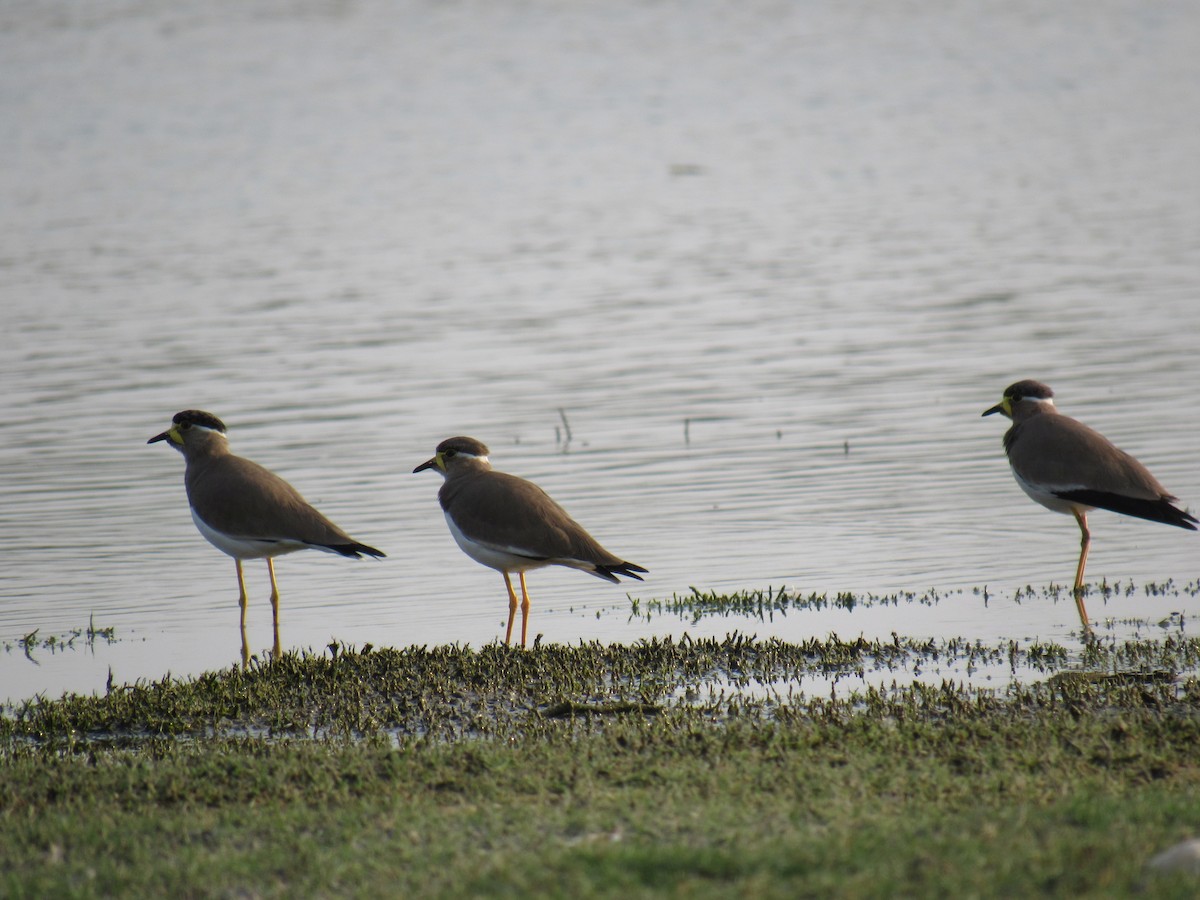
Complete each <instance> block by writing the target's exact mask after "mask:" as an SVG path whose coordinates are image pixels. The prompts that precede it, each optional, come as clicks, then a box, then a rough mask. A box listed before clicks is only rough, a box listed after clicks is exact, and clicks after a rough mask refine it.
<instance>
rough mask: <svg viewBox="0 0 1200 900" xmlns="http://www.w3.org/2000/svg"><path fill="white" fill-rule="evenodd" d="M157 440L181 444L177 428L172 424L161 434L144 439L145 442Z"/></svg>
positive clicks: (153, 442) (151, 442) (149, 442)
mask: <svg viewBox="0 0 1200 900" xmlns="http://www.w3.org/2000/svg"><path fill="white" fill-rule="evenodd" d="M159 441H170V442H171V443H172V444H176V445H179V446H182V445H183V439H182V438H181V437H180V435H179V429H178V428H176V427H175V426H174V425H172V426H171V427H170V428H168V429H167V430H166V431H164V432H163V433H162V434H156V435H155V436H154V437H152V438H150V440H148V441H146V443H147V444H156V443H158V442H159Z"/></svg>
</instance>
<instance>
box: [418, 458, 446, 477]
mask: <svg viewBox="0 0 1200 900" xmlns="http://www.w3.org/2000/svg"><path fill="white" fill-rule="evenodd" d="M441 467H442V456H441V454H440V453H439V454H438V455H437V456H435V457H433V459H427V460H425V462H423V463H421V464H420V465H419V466H417V467H416V468H415V469H413V474H414V475H416V474H417V473H418V472H424V471H425V470H426V469H440V468H441Z"/></svg>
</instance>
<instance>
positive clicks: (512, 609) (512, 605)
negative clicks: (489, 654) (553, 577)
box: [500, 572, 525, 646]
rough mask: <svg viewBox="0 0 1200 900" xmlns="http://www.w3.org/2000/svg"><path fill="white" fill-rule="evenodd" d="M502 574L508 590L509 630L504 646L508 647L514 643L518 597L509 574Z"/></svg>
mask: <svg viewBox="0 0 1200 900" xmlns="http://www.w3.org/2000/svg"><path fill="white" fill-rule="evenodd" d="M500 574H501V575H503V576H504V586H505V587H506V588H508V628H507V630H505V632H504V644H505V646H507V645H508V644H509V642H511V641H512V627H513V619H515V618H516V616H517V595H516V592H515V591H513V586H512V580H511V579H510V578H509V577H508V573H507V572H501V573H500ZM521 577H522V578H524V577H525V576H524V575H522V576H521Z"/></svg>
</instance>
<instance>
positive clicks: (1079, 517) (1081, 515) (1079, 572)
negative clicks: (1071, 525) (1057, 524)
mask: <svg viewBox="0 0 1200 900" xmlns="http://www.w3.org/2000/svg"><path fill="white" fill-rule="evenodd" d="M1072 512H1073V513H1074V514H1075V521H1076V522H1078V523H1079V534H1080V540H1079V566H1078V567H1077V568H1076V569H1075V588H1074V590H1073V592H1072V593H1074V595H1075V605H1076V606H1077V607H1078V608H1079V621H1080V622H1082V623H1083V630H1084V631H1088V630H1089V629H1090V628H1091V626H1090V625H1089V624H1088V615H1087V609H1086V608H1085V607H1084V605H1083V570H1084V567H1085V566H1086V565H1087V556H1088V548H1089V547H1090V546H1091V545H1092V535H1091V532H1089V531H1088V527H1087V513H1085V512H1081V511H1080V510H1077V509H1076V510H1072Z"/></svg>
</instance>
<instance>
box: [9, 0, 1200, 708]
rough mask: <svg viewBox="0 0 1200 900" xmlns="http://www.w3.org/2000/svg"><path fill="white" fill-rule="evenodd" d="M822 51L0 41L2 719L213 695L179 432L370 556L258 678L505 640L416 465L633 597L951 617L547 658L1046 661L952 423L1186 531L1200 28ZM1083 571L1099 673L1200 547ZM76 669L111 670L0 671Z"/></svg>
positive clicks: (1126, 552) (582, 10)
mask: <svg viewBox="0 0 1200 900" xmlns="http://www.w3.org/2000/svg"><path fill="white" fill-rule="evenodd" d="M849 6H850V5H847V4H840V3H835V2H818V3H804V4H800V3H797V4H789V3H779V2H766V0H764V2H754V0H752V2H748V3H740V4H726V3H708V4H706V3H699V4H697V3H682V2H666V3H651V2H645V0H604V2H579V3H570V4H560V3H552V2H549V0H546V2H539V0H504V2H493V0H488V2H483V0H465V2H456V3H440V2H438V3H434V2H400V3H396V2H392V0H386V2H385V0H362V2H349V0H347V2H336V0H329V2H320V0H312V2H299V3H295V2H288V3H284V2H260V3H242V2H232V0H217V2H213V0H205V2H203V3H201V2H192V0H183V2H170V3H166V2H162V3H159V2H149V0H136V2H135V0H129V2H103V3H91V4H83V5H81V4H77V3H73V2H65V0H64V2H55V0H38V2H31V0H29V2H17V0H9V2H6V3H3V4H2V5H0V121H3V122H4V123H5V126H4V127H3V128H0V156H2V158H3V160H4V165H2V166H0V296H2V298H3V304H2V307H0V323H2V329H0V371H2V373H3V386H4V390H3V391H2V392H0V539H2V541H3V546H4V550H5V552H4V566H3V567H2V569H0V641H2V642H5V643H6V644H8V646H9V649H8V650H7V651H4V650H3V649H0V700H3V698H5V697H8V698H13V699H17V698H23V697H29V696H33V695H34V694H37V693H44V694H46V695H48V696H55V695H57V694H58V693H60V692H61V691H63V690H78V691H92V690H102V689H103V686H104V683H105V681H106V679H107V677H108V674H109V671H110V669H111V672H112V676H113V678H114V679H115V680H116V682H117V683H122V682H127V681H133V680H135V679H138V678H159V677H162V675H163V674H165V673H166V672H168V671H170V672H173V673H176V674H183V673H193V672H199V671H203V670H208V669H213V668H218V667H223V666H227V665H230V664H233V663H234V662H235V661H236V660H237V658H238V649H239V638H238V633H237V625H236V623H237V608H236V583H235V579H234V567H233V564H232V561H230V560H229V559H228V558H227V557H225V556H223V555H222V554H220V553H218V552H217V551H216V550H214V549H213V548H212V547H210V546H209V545H208V544H207V543H206V542H204V541H203V540H202V539H201V538H200V536H199V535H198V534H197V533H196V531H195V529H194V527H193V525H192V522H191V519H190V516H189V514H188V510H187V505H186V501H185V497H184V492H183V483H182V478H183V464H182V459H181V458H180V457H179V456H178V455H177V454H175V453H173V452H171V451H170V450H169V449H167V448H166V447H165V445H162V444H156V445H153V446H147V445H146V439H147V438H149V437H150V436H152V435H154V434H157V433H158V432H159V431H161V430H163V429H164V428H165V427H166V425H167V423H168V422H169V419H170V416H171V415H172V414H173V413H174V412H176V411H178V410H180V409H184V408H189V407H199V408H204V409H208V410H211V411H213V412H215V413H217V414H218V415H220V416H221V417H222V418H223V419H225V421H226V423H227V424H228V425H229V426H230V438H231V440H232V443H233V447H234V449H235V451H236V452H240V453H242V454H244V455H246V456H249V457H251V458H253V459H256V460H257V461H259V462H261V463H263V464H265V465H267V466H269V467H270V468H273V469H275V470H276V471H278V472H279V473H280V474H282V475H284V476H285V477H287V478H288V479H289V480H291V481H292V482H293V483H294V484H295V485H296V486H297V487H298V488H300V490H301V491H302V492H304V494H305V495H306V496H307V497H308V498H309V500H311V501H312V502H314V503H315V504H316V505H318V506H320V507H321V508H322V510H323V511H324V512H326V513H327V514H328V515H329V516H330V517H331V518H333V519H334V520H335V521H337V522H338V523H339V524H341V525H342V526H343V527H345V528H346V529H347V530H348V531H349V532H350V533H351V534H352V535H354V536H355V537H356V538H357V539H359V540H361V541H365V542H367V543H370V544H372V545H375V546H377V547H380V548H381V549H383V550H385V551H386V552H387V553H388V554H389V557H388V558H387V559H386V560H383V561H380V562H373V563H372V562H365V561H364V562H358V563H354V562H350V561H347V560H342V559H339V558H335V557H332V556H327V555H325V554H317V553H307V554H300V555H296V556H290V557H285V558H283V559H281V560H280V561H279V564H278V566H277V571H278V574H279V578H280V583H281V589H282V592H283V628H282V636H283V641H284V644H285V646H287V647H297V648H307V647H314V648H320V647H322V646H324V645H325V644H326V643H328V642H329V641H331V640H339V641H344V642H346V643H351V644H362V643H364V642H368V641H370V642H373V643H375V644H377V645H407V644H412V643H415V644H437V643H443V642H461V643H469V644H473V645H476V646H478V645H481V644H484V643H487V642H488V641H491V640H494V639H496V638H497V637H502V635H503V619H504V616H505V613H506V604H505V599H504V590H503V584H502V581H501V579H500V577H499V576H498V575H497V574H496V573H494V572H492V571H491V570H488V569H485V568H483V567H481V566H478V565H476V564H474V563H473V562H471V561H470V560H468V559H467V558H466V557H465V556H463V554H461V553H460V551H459V550H458V549H457V548H456V547H455V546H454V544H453V542H452V540H451V538H450V536H449V534H448V532H447V531H446V527H445V524H444V522H443V520H442V516H441V513H440V511H439V509H438V507H437V501H436V492H437V488H438V484H439V479H438V478H437V477H436V476H434V475H432V474H430V473H423V474H422V475H411V474H409V473H410V472H411V470H412V468H413V467H414V466H415V465H416V464H418V463H420V462H422V461H423V460H425V459H426V458H428V457H429V455H430V454H431V452H432V449H433V447H434V446H435V445H436V443H437V442H438V441H439V440H440V439H442V438H444V437H447V436H449V435H452V434H471V435H474V436H476V437H479V438H481V439H483V440H485V441H486V442H487V443H489V444H490V445H491V448H492V459H493V462H494V463H495V464H496V465H497V467H498V468H503V469H506V470H508V471H511V472H515V473H517V474H520V475H523V476H525V477H528V478H532V479H534V480H536V481H538V482H539V483H541V484H542V485H543V486H544V487H546V488H547V489H548V490H549V491H550V492H551V493H552V494H553V495H554V496H555V497H556V498H557V499H558V500H559V501H560V502H562V503H563V504H564V505H565V506H566V507H567V508H568V509H569V510H570V511H571V512H572V513H573V514H574V515H575V516H576V518H578V519H579V520H580V521H581V522H583V523H584V524H585V525H586V526H587V527H588V528H589V530H591V531H592V532H593V534H595V535H596V536H597V537H598V538H599V539H600V540H601V541H603V542H604V543H605V544H606V545H607V546H608V547H609V548H610V549H612V550H613V551H615V552H617V553H619V554H621V555H623V556H624V557H625V558H627V559H630V560H633V561H634V562H637V563H640V564H642V565H644V566H646V567H648V568H649V569H650V570H651V575H650V577H649V578H648V579H647V581H646V583H645V584H644V585H640V584H636V583H634V584H633V585H632V587H631V588H630V592H631V593H632V595H633V596H635V597H646V598H649V597H669V596H670V595H671V594H672V593H675V592H685V591H687V590H689V588H690V586H693V585H694V586H696V587H698V588H701V589H704V590H710V589H717V590H734V589H741V588H757V587H766V586H768V585H775V586H779V585H784V584H786V585H787V586H789V587H791V588H794V589H796V590H803V591H805V592H808V591H818V592H820V591H830V592H833V591H841V590H848V591H856V592H871V593H889V592H893V591H898V590H915V591H918V592H923V591H925V590H927V589H930V588H933V589H936V590H937V591H938V592H939V593H940V594H942V596H943V599H942V601H941V602H940V603H938V604H937V605H936V606H932V607H925V606H921V605H916V604H901V605H900V606H899V607H894V608H893V607H875V608H871V609H862V610H857V611H855V612H853V613H844V612H821V613H796V614H793V615H789V616H787V617H784V618H782V619H778V620H775V621H770V622H759V621H755V620H736V619H730V620H722V619H716V620H713V619H705V620H703V621H702V622H700V623H699V624H697V625H695V626H693V625H692V624H691V623H690V622H689V621H681V620H677V619H673V618H671V617H663V616H659V617H654V618H652V619H651V620H650V621H646V620H645V619H644V618H638V617H631V616H630V609H631V604H630V601H629V599H628V598H627V597H626V595H625V593H624V591H623V590H622V589H618V588H615V587H613V586H612V585H606V584H604V583H602V582H600V581H598V580H595V579H591V578H587V577H584V576H582V575H580V574H579V573H577V572H572V571H567V570H560V569H554V570H543V571H541V572H536V573H533V574H532V576H531V577H530V589H531V593H532V595H533V599H534V614H533V619H532V621H531V634H536V633H542V634H544V636H545V638H544V639H545V640H547V641H566V642H574V641H578V640H583V639H593V638H596V639H601V640H606V641H608V640H614V641H615V640H620V641H630V640H636V639H637V638H639V637H643V636H648V635H652V634H665V633H672V634H680V633H682V632H684V631H691V632H692V633H693V634H716V635H724V634H725V633H727V632H728V631H731V630H734V629H738V630H741V631H743V632H753V633H758V634H759V635H763V636H765V635H767V634H778V635H780V636H782V637H786V638H793V639H799V638H803V637H807V636H811V635H822V636H823V635H826V634H828V633H829V632H831V631H836V632H837V633H838V634H842V635H854V634H858V633H860V632H861V633H864V634H866V635H867V636H876V635H888V634H890V633H891V632H892V631H893V630H896V631H901V632H902V633H906V634H928V635H964V636H968V637H972V638H974V637H978V638H980V639H982V640H985V641H988V640H995V639H998V638H1000V637H1008V638H1015V639H1019V640H1027V639H1034V638H1041V639H1042V640H1058V641H1062V642H1067V643H1071V642H1073V641H1075V640H1076V637H1077V631H1078V623H1077V620H1076V618H1075V612H1074V608H1073V605H1072V604H1071V603H1070V602H1069V601H1062V602H1059V603H1052V602H1049V601H1042V602H1034V601H1029V600H1026V601H1023V602H1021V603H1015V602H1013V599H1012V598H1013V592H1014V591H1015V590H1016V589H1018V588H1023V587H1024V586H1025V585H1033V586H1034V587H1035V589H1040V588H1042V587H1044V586H1046V585H1048V584H1050V583H1051V582H1054V583H1060V584H1061V583H1062V582H1068V583H1069V580H1070V578H1071V577H1072V575H1073V572H1074V562H1075V554H1076V553H1077V550H1078V532H1077V530H1076V529H1075V526H1074V524H1073V522H1072V521H1071V520H1070V518H1068V517H1064V516H1056V515H1053V514H1051V513H1049V512H1047V511H1045V510H1042V509H1041V508H1039V507H1037V506H1036V505H1034V504H1033V503H1031V502H1030V501H1029V500H1028V499H1027V498H1026V497H1025V496H1024V495H1023V494H1022V493H1021V492H1020V491H1019V490H1018V488H1017V487H1016V485H1015V484H1014V483H1013V481H1012V478H1011V476H1010V474H1009V472H1008V468H1007V464H1006V462H1005V460H1004V458H1003V453H1002V451H1001V448H1000V438H1001V435H1002V433H1003V430H1004V423H1002V422H1001V421H999V420H998V419H997V418H989V419H981V418H980V416H979V414H980V412H982V410H983V409H985V408H987V407H988V406H991V405H992V404H993V403H995V402H996V401H997V400H998V399H999V396H1000V393H1001V391H1002V390H1003V388H1004V387H1005V386H1006V385H1007V384H1009V383H1010V382H1012V381H1014V380H1016V379H1018V378H1021V377H1038V378H1041V379H1043V380H1045V381H1047V382H1049V383H1050V384H1051V385H1053V386H1054V387H1055V388H1056V390H1057V392H1058V399H1059V404H1060V407H1061V408H1062V409H1064V411H1066V412H1068V413H1070V414H1073V415H1076V416H1077V417H1079V418H1082V419H1084V420H1085V421H1087V422H1089V423H1090V424H1092V425H1094V426H1096V427H1098V428H1100V429H1101V430H1102V431H1104V432H1105V433H1107V434H1108V435H1109V436H1110V437H1111V438H1112V439H1113V440H1114V441H1116V442H1117V443H1118V444H1119V445H1121V446H1123V447H1125V448H1126V449H1129V450H1130V451H1132V452H1134V453H1135V454H1136V455H1138V456H1139V457H1140V458H1141V459H1142V460H1143V461H1144V462H1146V463H1147V464H1148V465H1150V466H1151V468H1152V469H1153V470H1154V471H1155V473H1156V474H1157V475H1158V476H1159V478H1160V479H1161V480H1162V481H1163V482H1164V483H1165V484H1166V485H1167V486H1168V487H1169V488H1170V489H1171V490H1173V491H1174V492H1175V493H1177V494H1178V495H1179V496H1181V497H1182V498H1184V501H1185V503H1191V504H1192V508H1193V509H1195V508H1196V506H1197V505H1200V464H1198V462H1197V459H1196V452H1195V448H1196V447H1197V445H1198V444H1200V417H1198V416H1197V411H1198V410H1200V403H1198V402H1197V398H1196V391H1195V385H1196V384H1197V382H1198V380H1200V356H1198V354H1197V335H1198V334H1200V302H1198V297H1200V166H1197V164H1196V161H1197V159H1200V129H1197V127H1196V123H1197V122H1200V47H1198V46H1197V45H1198V44H1200V38H1198V37H1197V35H1200V7H1198V6H1196V5H1195V4H1194V3H1191V2H1177V3H1170V2H1165V3H1156V4H1153V5H1147V4H1144V3H1141V2H1140V0H1122V2H1116V0H1110V2H1094V0H1088V2H1083V0H1079V2H1068V3H1062V4H1055V5H1054V6H1053V7H1052V8H1047V7H1046V6H1045V4H1041V3H1035V2H1032V0H1029V2H1025V0H1018V2H1010V0H1006V2H1003V3H1000V2H996V3H983V4H965V3H964V4H957V5H949V6H948V5H947V4H943V3H935V2H931V0H924V2H922V0H917V2H913V3H907V4H895V3H890V2H889V3H878V4H867V5H866V6H864V5H863V4H854V5H853V6H854V8H853V9H851V8H849ZM560 410H561V413H560ZM564 415H565V417H566V421H567V422H568V423H569V426H570V429H571V436H572V437H571V441H570V442H569V443H565V442H564V441H563V440H562V438H563V437H564V436H565V431H564V428H563V424H562V416H564ZM1093 534H1094V542H1093V548H1092V555H1091V559H1090V563H1089V576H1090V577H1091V578H1092V579H1093V580H1096V581H1098V580H1099V579H1100V578H1101V577H1107V578H1108V579H1109V580H1110V581H1113V580H1118V579H1119V580H1121V581H1124V582H1129V581H1132V582H1133V583H1134V584H1135V585H1138V586H1139V589H1138V590H1137V591H1135V592H1134V593H1133V594H1132V595H1131V596H1129V597H1121V598H1120V599H1114V600H1110V601H1109V602H1108V603H1107V604H1104V603H1103V602H1101V601H1100V600H1099V599H1093V600H1092V601H1091V610H1092V613H1093V616H1094V617H1095V618H1097V619H1099V620H1101V621H1102V622H1106V624H1105V625H1104V627H1103V628H1102V629H1101V631H1102V634H1104V635H1109V636H1115V637H1118V638H1119V637H1123V636H1127V635H1132V634H1134V633H1157V629H1156V627H1155V626H1153V625H1152V624H1151V625H1148V626H1147V625H1145V624H1139V623H1140V622H1141V623H1144V622H1149V623H1154V622H1158V621H1159V620H1160V619H1162V618H1164V617H1166V616H1167V615H1169V614H1171V613H1173V612H1184V613H1185V616H1186V617H1185V620H1184V627H1185V628H1190V629H1192V630H1194V629H1195V622H1196V618H1197V616H1200V601H1196V600H1195V599H1193V598H1191V597H1188V596H1175V595H1168V596H1166V597H1147V596H1146V595H1145V593H1144V591H1143V590H1141V589H1140V588H1141V585H1143V584H1145V583H1146V582H1163V581H1166V580H1167V579H1174V581H1175V582H1176V583H1178V584H1179V585H1184V584H1187V583H1188V582H1193V581H1195V579H1196V578H1197V577H1198V576H1200V560H1198V558H1197V552H1198V550H1200V544H1198V543H1197V540H1198V539H1197V537H1196V535H1193V534H1187V533H1185V532H1182V531H1178V530H1175V529H1168V528H1165V527H1161V526H1157V525H1152V524H1148V523H1142V522H1136V521H1132V520H1125V519H1120V518H1119V517H1117V516H1114V515H1111V514H1107V513H1097V514H1096V515H1095V516H1094V517H1093ZM247 574H248V582H249V587H250V590H251V592H252V594H253V606H252V609H251V614H250V624H249V630H250V639H251V643H252V644H253V645H254V649H255V650H256V651H258V650H264V649H266V648H268V647H269V646H270V608H269V604H268V603H267V594H268V591H269V586H268V584H267V579H266V567H265V565H264V564H262V563H251V564H249V565H248V571H247ZM983 585H987V586H988V589H989V592H990V594H991V600H990V602H989V603H988V604H987V605H986V606H985V604H984V603H983V601H982V599H981V598H980V597H979V596H977V595H976V594H975V593H974V592H973V589H974V588H975V587H982V586H983ZM89 621H94V623H95V624H96V625H97V626H100V627H112V628H114V629H115V631H116V635H117V637H118V641H117V643H115V644H113V645H111V646H109V645H107V644H101V645H98V646H96V647H95V648H94V649H93V650H88V649H75V650H71V651H68V652H62V653H49V652H48V651H45V650H41V651H38V652H37V653H35V654H34V659H35V660H36V661H35V662H31V661H30V660H28V659H27V658H26V657H25V655H24V654H23V653H22V652H21V651H20V649H18V648H17V647H16V646H15V642H16V640H17V639H18V638H19V637H21V636H22V635H24V634H27V633H29V632H31V631H33V630H34V629H38V630H39V634H40V635H41V636H43V637H45V636H51V635H66V634H69V633H70V632H71V631H72V630H73V629H78V628H83V627H86V626H87V625H88V623H89Z"/></svg>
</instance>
